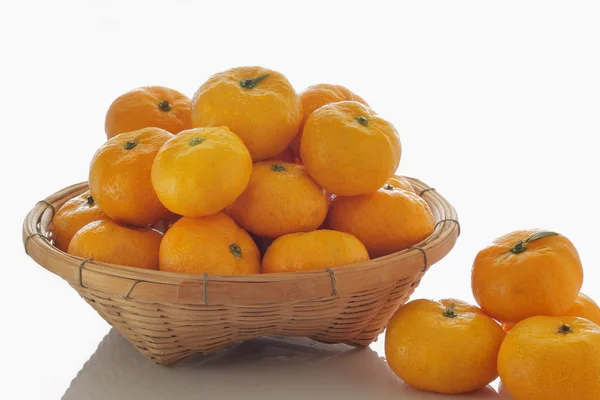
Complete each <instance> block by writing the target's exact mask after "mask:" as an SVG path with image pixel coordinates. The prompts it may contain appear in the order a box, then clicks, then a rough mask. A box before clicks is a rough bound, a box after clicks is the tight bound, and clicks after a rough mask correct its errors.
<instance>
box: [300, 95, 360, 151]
mask: <svg viewBox="0 0 600 400" xmlns="http://www.w3.org/2000/svg"><path fill="white" fill-rule="evenodd" d="M344 100H352V101H358V102H359V103H361V104H364V105H365V106H368V104H367V102H366V101H365V100H364V99H363V98H362V97H360V96H359V95H357V94H355V93H353V92H352V91H351V90H350V89H348V88H346V87H344V86H341V85H331V84H329V83H319V84H316V85H312V86H309V87H308V88H306V89H305V90H304V91H303V92H301V93H300V101H301V102H302V112H303V116H302V123H301V124H300V130H299V132H298V135H296V137H295V138H294V140H293V141H292V144H291V145H290V148H291V149H292V151H293V152H294V154H295V155H296V156H298V157H300V139H301V138H302V129H303V128H304V124H305V123H306V120H307V119H308V117H310V114H312V113H313V111H315V110H316V109H317V108H319V107H322V106H324V105H325V104H330V103H337V102H339V101H344Z"/></svg>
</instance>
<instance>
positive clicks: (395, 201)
mask: <svg viewBox="0 0 600 400" xmlns="http://www.w3.org/2000/svg"><path fill="white" fill-rule="evenodd" d="M389 182H392V183H394V182H393V181H389ZM326 226H327V227H328V228H329V229H333V230H336V231H342V232H348V233H351V234H353V235H354V236H356V237H357V238H358V239H359V240H360V241H361V242H362V243H363V244H364V245H365V247H366V248H367V250H368V251H369V255H370V256H371V258H377V257H381V256H385V255H388V254H392V253H395V252H397V251H401V250H404V249H406V248H408V247H409V246H413V245H415V244H417V243H419V242H421V241H422V240H424V239H426V238H427V237H428V236H429V235H431V234H432V233H433V230H434V227H435V219H434V217H433V214H432V212H431V208H429V205H428V204H427V203H426V202H425V200H423V199H422V198H420V197H419V196H417V195H416V194H414V193H413V192H408V191H406V190H402V189H398V188H397V187H395V186H393V185H391V184H389V183H388V184H385V185H384V186H383V187H382V188H380V189H379V190H378V191H377V192H375V193H371V194H364V195H360V196H351V197H345V196H336V197H335V198H334V199H333V200H332V201H331V204H330V206H329V214H328V216H327V223H326Z"/></svg>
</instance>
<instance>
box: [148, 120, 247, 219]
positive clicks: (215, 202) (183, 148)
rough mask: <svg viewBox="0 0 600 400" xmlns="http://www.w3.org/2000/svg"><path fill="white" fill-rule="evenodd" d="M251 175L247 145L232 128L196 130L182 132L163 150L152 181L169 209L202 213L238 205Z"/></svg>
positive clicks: (199, 214)
mask: <svg viewBox="0 0 600 400" xmlns="http://www.w3.org/2000/svg"><path fill="white" fill-rule="evenodd" d="M251 174H252V159H251V158H250V154H249V153H248V149H246V146H244V143H243V142H242V141H241V140H240V138H239V137H238V136H237V135H236V134H235V133H233V132H231V131H230V130H229V128H227V127H224V126H221V127H211V128H195V129H189V130H187V131H183V132H180V133H179V134H178V135H177V136H175V137H174V138H173V139H172V140H169V141H168V142H167V143H166V144H165V145H164V146H163V147H162V149H160V151H159V152H158V154H157V156H156V160H155V161H154V165H153V166H152V184H153V186H154V189H155V190H156V193H157V195H158V198H159V199H160V201H162V203H163V204H164V205H165V206H166V207H167V208H168V209H169V210H171V211H173V212H174V213H176V214H179V215H184V216H187V217H203V216H207V215H211V214H215V213H217V212H219V211H221V210H223V209H224V208H225V207H227V206H228V205H230V204H231V203H233V202H234V201H235V199H237V198H238V196H239V195H240V194H242V192H243V191H244V189H246V186H247V185H248V182H249V181H250V176H251Z"/></svg>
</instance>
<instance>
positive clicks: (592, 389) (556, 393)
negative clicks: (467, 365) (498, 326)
mask: <svg viewBox="0 0 600 400" xmlns="http://www.w3.org/2000/svg"><path fill="white" fill-rule="evenodd" d="M563 324H566V325H568V326H567V327H563ZM562 332H565V333H562ZM498 372H499V374H500V378H501V379H502V382H503V385H504V387H505V388H506V389H507V390H508V391H509V392H510V394H511V395H512V398H513V399H514V400H566V399H569V400H571V399H573V400H597V399H600V327H599V326H598V325H596V324H594V323H593V322H591V321H588V320H586V319H583V318H577V317H545V316H538V317H532V318H528V319H525V320H523V321H521V322H519V323H518V324H516V325H515V326H514V327H513V328H512V329H511V331H510V332H509V333H508V334H507V335H506V339H505V340H504V343H502V347H501V348H500V353H499V355H498Z"/></svg>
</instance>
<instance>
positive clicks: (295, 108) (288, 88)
mask: <svg viewBox="0 0 600 400" xmlns="http://www.w3.org/2000/svg"><path fill="white" fill-rule="evenodd" d="M257 78H258V79H257ZM301 122H302V103H301V102H300V98H299V97H298V95H297V94H296V91H295V90H294V88H293V87H292V85H291V84H290V82H289V81H288V80H287V78H286V77H285V76H283V75H282V74H281V73H279V72H276V71H273V70H270V69H267V68H263V67H238V68H232V69H229V70H227V71H224V72H220V73H217V74H215V75H213V76H211V77H210V78H209V79H208V81H206V82H205V83H204V84H203V85H202V86H201V87H200V88H199V89H198V91H197V92H196V94H195V95H194V97H193V99H192V124H193V126H194V127H202V126H228V127H229V129H231V130H232V131H233V132H235V133H236V134H237V135H238V136H239V137H240V138H241V139H242V140H243V141H244V144H245V145H246V147H248V150H249V151H250V154H251V155H252V160H253V161H261V160H266V159H269V158H272V157H274V156H276V155H277V154H279V153H281V152H282V151H284V150H285V149H286V147H288V146H289V144H290V142H291V141H292V140H293V139H294V137H295V136H296V134H297V133H298V129H299V127H300V123H301Z"/></svg>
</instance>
